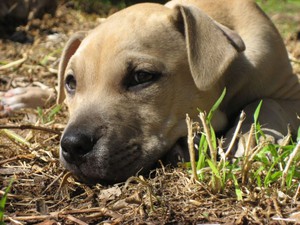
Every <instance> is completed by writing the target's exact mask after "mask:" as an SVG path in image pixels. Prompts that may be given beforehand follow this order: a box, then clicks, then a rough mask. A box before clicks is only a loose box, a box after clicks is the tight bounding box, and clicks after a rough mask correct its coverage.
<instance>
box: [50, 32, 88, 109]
mask: <svg viewBox="0 0 300 225" xmlns="http://www.w3.org/2000/svg"><path fill="white" fill-rule="evenodd" d="M86 35H87V32H85V31H79V32H77V33H75V34H74V35H73V36H72V37H71V38H70V39H69V40H68V42H67V44H66V46H65V48H64V50H63V53H62V56H61V59H60V63H59V68H58V95H57V100H56V101H57V104H61V103H62V102H63V101H64V99H65V97H66V96H65V91H64V74H65V70H66V67H67V65H68V62H69V60H70V58H71V57H72V55H74V53H75V52H76V50H77V49H78V47H79V45H80V44H81V42H82V40H83V39H84V38H85V36H86Z"/></svg>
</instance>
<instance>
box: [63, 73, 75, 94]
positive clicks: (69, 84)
mask: <svg viewBox="0 0 300 225" xmlns="http://www.w3.org/2000/svg"><path fill="white" fill-rule="evenodd" d="M65 87H66V89H67V92H68V93H70V94H74V93H75V90H76V79H75V77H74V76H73V75H71V74H69V75H67V77H66V80H65Z"/></svg>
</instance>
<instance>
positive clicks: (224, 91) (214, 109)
mask: <svg viewBox="0 0 300 225" xmlns="http://www.w3.org/2000/svg"><path fill="white" fill-rule="evenodd" d="M225 95H226V88H224V90H223V92H222V94H221V96H220V97H219V98H218V100H217V101H216V102H215V104H214V105H213V106H212V108H211V110H210V111H209V113H208V115H207V120H208V121H209V122H210V121H211V119H212V117H213V114H214V112H215V111H216V110H217V109H218V108H219V106H220V104H221V102H222V101H223V99H224V97H225Z"/></svg>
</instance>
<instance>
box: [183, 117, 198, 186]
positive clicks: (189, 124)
mask: <svg viewBox="0 0 300 225" xmlns="http://www.w3.org/2000/svg"><path fill="white" fill-rule="evenodd" d="M185 121H186V124H187V129H188V136H187V142H188V148H189V154H190V161H191V166H192V179H194V180H196V181H198V176H197V169H196V159H195V150H194V138H193V128H192V124H193V121H192V120H191V119H190V117H189V115H188V114H186V119H185Z"/></svg>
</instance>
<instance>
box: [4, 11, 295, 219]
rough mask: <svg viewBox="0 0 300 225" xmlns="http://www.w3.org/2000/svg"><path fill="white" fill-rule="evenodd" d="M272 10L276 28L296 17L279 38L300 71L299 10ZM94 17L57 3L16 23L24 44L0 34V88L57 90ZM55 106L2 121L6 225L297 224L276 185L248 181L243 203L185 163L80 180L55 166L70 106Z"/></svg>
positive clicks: (292, 199)
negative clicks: (195, 175)
mask: <svg viewBox="0 0 300 225" xmlns="http://www.w3.org/2000/svg"><path fill="white" fill-rule="evenodd" d="M112 11H114V10H112ZM112 11H111V12H112ZM270 15H271V17H272V19H273V21H274V22H275V23H276V24H277V25H278V26H279V28H280V30H281V31H282V30H283V29H285V27H286V24H288V23H289V21H291V20H292V21H293V22H295V21H296V22H297V21H298V22H297V23H298V24H299V26H298V27H297V28H296V29H294V30H293V31H291V32H289V33H284V39H285V43H286V44H287V48H288V51H289V53H290V59H291V61H292V63H293V67H294V69H295V73H297V74H298V75H299V74H300V14H298V16H297V15H293V16H291V15H289V14H288V13H286V14H284V13H281V14H278V13H276V14H272V13H270ZM103 16H104V14H103ZM98 22H99V17H98V16H96V15H87V14H84V13H82V12H79V11H76V10H74V9H72V8H68V7H66V5H60V6H59V8H58V11H57V15H56V16H55V17H54V18H53V17H50V16H47V15H46V16H44V18H43V19H42V20H38V19H36V20H33V21H31V22H30V23H29V24H27V25H26V26H21V27H19V28H18V32H19V34H18V35H21V38H23V40H25V42H26V41H27V42H29V43H23V44H21V43H17V42H12V41H10V40H4V39H0V90H1V91H5V90H8V89H9V88H12V87H18V86H28V85H33V84H34V85H41V83H42V84H43V85H47V86H50V87H55V85H56V74H57V67H58V62H59V57H60V54H61V51H62V48H63V46H64V43H65V42H66V40H67V39H68V37H69V36H70V35H71V34H72V33H74V32H75V31H78V30H89V29H91V28H93V27H95V26H96V25H97V24H98ZM22 35H23V36H22ZM30 42H31V43H30ZM11 63H12V64H11ZM54 111H55V105H51V104H49V105H48V106H47V107H45V108H44V109H42V110H40V111H38V110H22V111H19V112H17V113H15V114H13V115H11V116H10V117H6V118H1V119H0V128H1V129H0V197H1V196H3V194H4V190H5V188H6V187H7V186H8V185H9V182H10V180H11V179H13V184H12V188H11V190H10V194H9V195H8V200H7V205H6V208H5V215H6V217H5V223H6V224H43V225H46V224H47V225H50V224H288V223H290V224H295V223H296V222H297V221H298V222H299V221H300V219H299V218H298V216H299V215H298V214H297V212H298V211H299V210H300V203H299V196H297V195H296V196H293V195H291V196H290V195H287V194H285V193H282V192H281V191H280V190H279V189H278V188H277V187H274V188H273V192H272V193H270V191H269V190H268V191H266V190H264V189H263V188H254V187H247V186H245V187H242V191H243V198H244V199H243V201H237V199H236V196H235V192H234V190H233V189H232V188H228V189H226V190H225V191H224V193H219V194H213V193H210V191H209V188H208V184H205V183H197V182H193V181H191V179H190V176H189V174H188V172H187V170H186V169H184V168H176V169H171V168H168V167H167V168H161V169H157V170H155V171H153V172H152V173H151V175H152V176H149V177H142V176H139V177H132V178H130V179H128V180H127V182H126V183H121V184H116V185H113V186H101V185H99V184H98V185H95V186H87V185H84V184H81V183H79V182H77V181H76V180H74V179H73V178H72V176H71V175H70V174H69V173H67V171H65V170H64V169H63V168H62V167H61V166H60V163H59V159H58V150H59V148H58V145H59V139H60V135H61V132H62V130H63V128H64V124H66V121H67V111H66V108H65V107H64V106H63V108H62V109H61V110H60V111H59V112H58V113H57V114H55V113H53V112H54ZM52 114H55V115H52ZM4 128H5V129H4ZM13 128H14V129H13ZM295 218H296V219H295ZM293 219H294V220H293ZM293 221H294V222H293ZM295 221H296V222H295ZM299 223H300V222H299Z"/></svg>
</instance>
